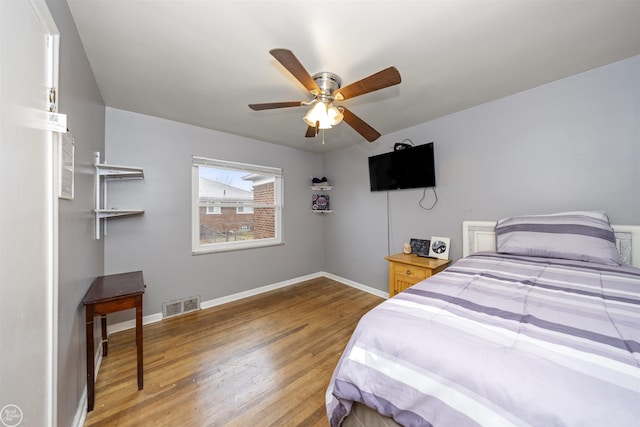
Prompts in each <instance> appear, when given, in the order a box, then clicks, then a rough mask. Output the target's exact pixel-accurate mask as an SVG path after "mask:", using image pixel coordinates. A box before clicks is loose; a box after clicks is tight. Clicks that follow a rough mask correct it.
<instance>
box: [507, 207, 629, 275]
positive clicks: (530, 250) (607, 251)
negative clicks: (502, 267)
mask: <svg viewBox="0 0 640 427" xmlns="http://www.w3.org/2000/svg"><path fill="white" fill-rule="evenodd" d="M496 247H497V251H498V252H500V253H506V254H514V255H528V256H538V257H546V258H564V259H572V260H578V261H587V262H593V263H597V264H606V265H620V264H621V262H620V255H619V253H618V250H617V248H616V236H615V233H614V232H613V229H612V228H611V225H610V224H609V218H608V217H607V215H606V214H604V213H601V212H562V213H557V214H549V215H528V216H519V217H511V218H504V219H501V220H500V221H498V223H497V225H496Z"/></svg>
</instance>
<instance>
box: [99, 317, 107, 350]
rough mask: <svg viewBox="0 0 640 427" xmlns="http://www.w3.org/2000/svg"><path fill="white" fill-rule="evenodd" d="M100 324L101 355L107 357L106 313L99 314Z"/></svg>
mask: <svg viewBox="0 0 640 427" xmlns="http://www.w3.org/2000/svg"><path fill="white" fill-rule="evenodd" d="M100 324H101V327H102V357H107V351H109V341H108V340H109V337H108V336H107V315H106V314H103V315H102V316H100Z"/></svg>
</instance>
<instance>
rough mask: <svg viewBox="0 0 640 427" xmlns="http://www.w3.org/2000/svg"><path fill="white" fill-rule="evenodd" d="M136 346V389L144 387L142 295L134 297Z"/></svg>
mask: <svg viewBox="0 0 640 427" xmlns="http://www.w3.org/2000/svg"><path fill="white" fill-rule="evenodd" d="M136 347H137V350H138V390H142V388H143V387H144V383H143V378H142V374H143V372H142V369H143V367H142V295H138V296H137V297H136Z"/></svg>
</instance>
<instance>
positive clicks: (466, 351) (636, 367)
mask: <svg viewBox="0 0 640 427" xmlns="http://www.w3.org/2000/svg"><path fill="white" fill-rule="evenodd" d="M356 401H357V402H362V403H364V404H366V405H367V406H369V407H371V408H374V409H376V410H377V411H378V412H379V413H381V414H382V415H386V416H391V417H393V418H394V419H395V420H396V422H398V423H399V424H402V425H407V426H430V425H433V426H456V427H460V426H491V427H497V426H617V427H623V426H636V427H637V426H640V269H635V268H631V267H611V266H605V265H600V264H593V263H586V262H581V261H569V260H558V259H548V258H532V257H520V256H510V255H498V254H493V253H491V254H489V253H483V254H476V255H472V256H470V257H468V258H465V259H463V260H460V261H458V262H457V263H456V264H454V265H453V266H451V267H450V268H449V269H447V270H446V271H444V272H442V273H440V274H438V275H436V276H434V277H432V278H430V279H428V280H426V281H423V282H421V283H418V284H417V285H415V286H413V287H411V288H409V289H408V290H406V291H405V292H402V293H401V294H399V295H397V296H395V297H394V298H392V299H389V300H387V301H385V302H383V303H382V304H380V305H379V306H378V307H376V308H374V309H373V310H372V311H370V312H369V313H367V314H366V315H365V316H363V318H362V319H361V321H360V323H359V324H358V327H357V328H356V330H355V331H354V333H353V336H352V337H351V340H350V341H349V343H348V345H347V347H346V349H345V351H344V353H343V355H342V358H341V359H340V362H339V363H338V366H337V367H336V369H335V371H334V374H333V378H332V380H331V383H330V385H329V388H328V390H327V413H328V416H329V420H330V423H331V425H332V426H339V425H340V424H341V422H342V420H343V419H344V417H345V416H346V415H347V414H348V413H349V411H350V408H351V405H352V403H353V402H356Z"/></svg>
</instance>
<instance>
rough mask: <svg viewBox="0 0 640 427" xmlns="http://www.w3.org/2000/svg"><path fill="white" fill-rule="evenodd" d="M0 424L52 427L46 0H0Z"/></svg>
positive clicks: (53, 249)
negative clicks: (0, 348)
mask: <svg viewBox="0 0 640 427" xmlns="http://www.w3.org/2000/svg"><path fill="white" fill-rule="evenodd" d="M0 28H2V37H0V64H1V65H0V345H1V346H2V350H1V351H0V417H2V422H3V423H4V425H12V426H13V425H21V426H22V425H25V426H26V425H29V426H55V424H56V422H55V399H56V398H55V395H56V393H55V387H56V381H55V370H56V368H55V366H56V365H55V363H54V362H55V358H56V351H57V346H56V343H55V338H56V323H55V322H54V316H55V313H56V309H55V303H56V301H55V298H56V289H57V261H56V260H57V206H58V205H57V198H56V193H55V192H54V186H55V182H56V178H55V174H54V168H55V166H54V165H55V162H54V160H55V155H56V152H55V149H54V138H57V136H54V134H53V133H52V132H51V131H48V130H46V129H45V123H46V117H47V111H48V107H49V106H48V96H47V95H48V90H49V89H48V88H49V87H51V86H52V85H53V86H55V85H56V84H57V81H55V80H56V78H57V69H56V67H57V57H56V55H57V43H58V36H57V30H56V28H55V24H54V23H53V19H52V18H51V15H50V13H49V10H48V8H47V6H46V4H45V2H44V0H0Z"/></svg>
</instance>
